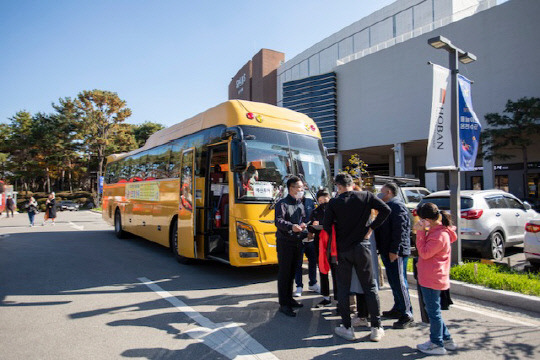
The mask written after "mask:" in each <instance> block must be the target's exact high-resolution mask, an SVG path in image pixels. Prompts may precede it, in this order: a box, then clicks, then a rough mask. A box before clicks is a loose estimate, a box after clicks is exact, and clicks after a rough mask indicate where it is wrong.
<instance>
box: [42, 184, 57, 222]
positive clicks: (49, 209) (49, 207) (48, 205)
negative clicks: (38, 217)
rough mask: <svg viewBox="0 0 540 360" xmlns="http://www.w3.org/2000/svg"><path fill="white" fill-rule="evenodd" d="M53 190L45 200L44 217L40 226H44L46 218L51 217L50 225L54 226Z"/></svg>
mask: <svg viewBox="0 0 540 360" xmlns="http://www.w3.org/2000/svg"><path fill="white" fill-rule="evenodd" d="M54 197H55V196H54V192H52V193H50V194H49V198H48V199H47V201H46V202H45V218H44V219H43V224H41V225H42V226H45V223H46V222H47V220H49V219H51V222H52V225H53V226H54V224H55V221H56V200H55V199H54Z"/></svg>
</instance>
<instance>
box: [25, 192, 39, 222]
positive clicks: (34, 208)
mask: <svg viewBox="0 0 540 360" xmlns="http://www.w3.org/2000/svg"><path fill="white" fill-rule="evenodd" d="M27 211H28V220H30V227H32V226H34V218H35V217H36V213H37V212H38V203H37V201H36V199H34V197H33V196H31V197H30V200H28V205H27Z"/></svg>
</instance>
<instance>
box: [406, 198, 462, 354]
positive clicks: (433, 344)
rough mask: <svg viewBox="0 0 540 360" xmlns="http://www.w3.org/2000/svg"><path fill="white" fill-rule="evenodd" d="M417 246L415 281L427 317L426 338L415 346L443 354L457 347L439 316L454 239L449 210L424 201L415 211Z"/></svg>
mask: <svg viewBox="0 0 540 360" xmlns="http://www.w3.org/2000/svg"><path fill="white" fill-rule="evenodd" d="M417 212H418V216H419V217H420V219H421V220H420V221H419V222H418V223H416V225H415V230H416V249H417V250H418V265H417V267H418V284H419V289H420V291H422V296H423V298H424V303H425V307H426V312H427V315H428V317H429V323H430V335H429V341H428V342H426V343H424V344H418V345H417V346H416V347H417V349H418V350H420V351H421V352H423V353H426V354H431V355H444V354H446V350H456V348H457V345H456V343H455V342H454V340H452V336H451V335H450V333H449V332H448V328H447V327H446V325H445V324H444V321H443V319H442V316H441V291H442V290H447V289H448V288H449V287H450V248H451V247H450V244H451V243H453V242H454V241H456V240H457V235H456V231H455V226H452V220H451V218H450V215H449V214H448V213H444V212H441V211H440V210H439V208H438V207H437V205H435V204H433V203H425V204H422V206H420V208H418V210H417Z"/></svg>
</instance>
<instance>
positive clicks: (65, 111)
mask: <svg viewBox="0 0 540 360" xmlns="http://www.w3.org/2000/svg"><path fill="white" fill-rule="evenodd" d="M52 107H53V108H54V109H55V110H56V112H57V119H58V126H59V128H60V133H59V138H60V139H59V140H60V141H61V142H62V147H63V151H62V153H61V154H59V155H60V158H59V162H60V167H61V170H60V171H61V176H60V180H61V186H60V188H61V189H62V190H64V182H65V175H66V172H67V177H68V186H69V191H71V192H72V191H73V172H74V169H75V164H77V162H78V161H79V160H80V157H81V154H80V150H81V149H82V143H81V141H80V140H82V139H83V135H82V131H81V130H82V122H81V116H82V114H81V112H80V111H79V109H78V108H77V107H76V105H75V102H74V101H73V100H71V98H69V97H66V98H63V99H62V98H60V99H58V104H54V103H53V104H52Z"/></svg>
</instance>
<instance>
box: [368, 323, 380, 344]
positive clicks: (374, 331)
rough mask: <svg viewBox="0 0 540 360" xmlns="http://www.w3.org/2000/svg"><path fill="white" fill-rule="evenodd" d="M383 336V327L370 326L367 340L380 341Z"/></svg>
mask: <svg viewBox="0 0 540 360" xmlns="http://www.w3.org/2000/svg"><path fill="white" fill-rule="evenodd" d="M383 336H384V329H383V328H382V327H372V328H371V335H370V336H369V340H371V341H375V342H377V341H381V339H382V338H383Z"/></svg>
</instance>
